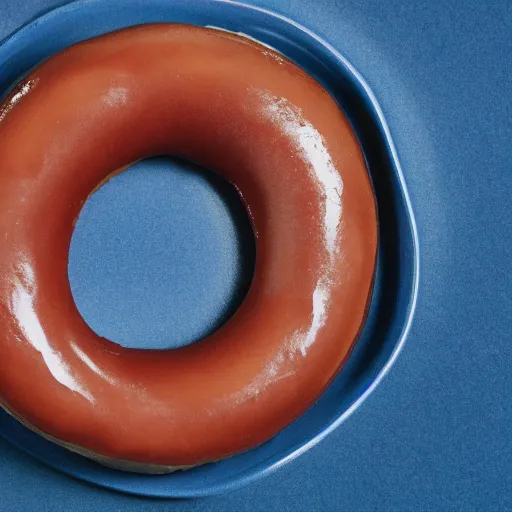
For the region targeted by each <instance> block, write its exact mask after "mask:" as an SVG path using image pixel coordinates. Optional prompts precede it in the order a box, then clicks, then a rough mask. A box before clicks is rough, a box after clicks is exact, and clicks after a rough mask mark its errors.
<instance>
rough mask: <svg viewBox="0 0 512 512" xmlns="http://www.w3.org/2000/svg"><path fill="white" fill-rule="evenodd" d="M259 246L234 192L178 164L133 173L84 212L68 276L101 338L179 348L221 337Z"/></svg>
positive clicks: (145, 165) (153, 163)
mask: <svg viewBox="0 0 512 512" xmlns="http://www.w3.org/2000/svg"><path fill="white" fill-rule="evenodd" d="M255 253H256V249H255V239H254V234H253V231H252V228H251V225H250V221H249V218H248V215H247V212H246V210H245V207H244V205H243V204H242V201H241V199H240V197H239V195H238V193H237V192H236V190H235V189H234V187H233V186H232V185H231V184H230V183H228V182H227V181H226V180H224V179H223V178H221V177H220V176H218V175H217V174H215V173H213V172H211V171H208V170H205V169H203V168H200V167H198V166H197V165H194V164H192V163H189V162H185V161H182V160H179V159H174V158H168V157H158V158H151V159H146V160H143V161H141V162H138V163H137V164H135V165H132V166H131V167H129V168H128V169H127V170H126V171H124V172H123V173H121V174H119V175H117V176H115V177H114V178H112V179H111V180H110V181H108V182H107V183H106V184H104V185H103V186H102V187H101V188H99V189H98V190H97V191H96V192H95V193H94V194H93V195H92V196H91V197H90V198H89V199H88V200H87V202H86V203H85V205H84V207H83V209H82V211H81V213H80V216H79V218H78V220H77V223H76V225H75V229H74V232H73V236H72V239H71V246H70V251H69V264H68V276H69V281H70V285H71V292H72V294H73V298H74V300H75V303H76V306H77V308H78V310H79V312H80V314H81V315H82V317H83V318H84V320H85V321H86V322H87V324H88V325H89V326H90V327H91V328H92V329H93V330H94V331H95V332H96V333H97V334H98V335H100V336H103V337H105V338H107V339H109V340H111V341H113V342H115V343H118V344H120V345H122V346H125V347H130V348H150V349H165V348H177V347H180V346H184V345H188V344H191V343H193V342H195V341H198V340H200V339H202V338H204V337H205V336H207V335H208V334H211V333H212V332H214V331H215V330H217V329H218V328H219V327H221V326H222V325H223V324H224V323H225V322H226V321H227V320H228V319H229V318H230V317H231V316H232V315H233V313H234V312H235V311H236V309H237V308H238V307H239V305H240V304H241V302H242V301H243V299H244V297H245V295H246V293H247V291H248V289H249V286H250V283H251V280H252V277H253V273H254V265H255Z"/></svg>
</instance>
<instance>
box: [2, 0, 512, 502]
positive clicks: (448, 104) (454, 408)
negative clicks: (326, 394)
mask: <svg viewBox="0 0 512 512" xmlns="http://www.w3.org/2000/svg"><path fill="white" fill-rule="evenodd" d="M263 4H265V5H267V6H268V7H273V8H274V9H277V10H279V11H281V12H283V13H285V14H288V15H290V16H292V17H293V18H295V19H297V20H298V21H300V22H302V23H304V24H306V25H307V26H308V27H309V28H312V29H313V30H314V31H315V32H317V33H319V34H320V35H323V36H324V37H325V38H326V39H327V40H329V41H330V42H331V43H333V44H334V45H335V46H336V47H337V48H338V49H339V50H341V51H343V53H344V54H345V55H346V56H347V57H348V58H349V59H350V60H351V62H352V63H353V64H354V65H355V66H356V67H357V68H358V69H359V70H360V71H361V72H362V74H363V75H364V76H365V78H366V79H367V81H368V82H369V83H370V85H371V87H372V88H373V90H374V92H375V93H376V95H377V97H378V99H379V102H380V103H381V106H382V107H383V109H384V112H385V115H386V117H387V120H388V122H389V125H390V129H391V132H392V134H393V137H394V139H395V142H396V145H397V148H398V152H399V154H400V157H401V161H402V165H403V167H404V172H405V175H406V179H407V182H408V185H409V189H410V192H411V196H412V200H413V204H414V207H415V211H416V214H417V220H418V227H419V232H420V239H421V242H422V288H421V293H420V300H419V304H418V311H417V316H416V320H415V323H414V326H413V330H412V333H411V336H410V339H409V341H408V343H407V345H406V348H405V350H404V351H403V353H402V355H401V356H400V358H399V359H398V361H397V364H396V365H395V367H394V368H393V371H392V372H391V373H390V374H389V375H388V376H387V378H386V379H385V380H384V381H383V383H382V384H381V385H380V386H379V388H378V389H377V391H376V392H375V393H374V394H373V395H372V396H371V398H370V399H369V400H368V401H367V402H366V403H365V404H364V405H363V407H362V408H361V409H360V410H359V411H358V412H357V413H356V414H355V415H354V416H353V417H352V418H351V419H350V420H349V421H348V422H346V423H345V424H344V425H343V426H342V427H340V428H339V429H338V430H337V431H335V432H334V433H333V434H332V435H331V436H330V437H328V438H327V439H326V440H324V441H323V443H321V444H320V445H319V446H317V447H316V448H315V449H314V450H312V451H310V452H308V453H307V454H305V455H303V456H302V457H301V458H300V459H298V460H297V461H295V462H294V463H293V464H291V465H289V466H287V467H285V468H283V469H282V470H281V471H280V472H278V473H276V474H274V475H273V476H271V477H269V478H267V479H265V480H263V481H260V482H259V483H256V484H253V485H251V486H250V487H248V488H246V489H244V490H242V491H238V492H236V493H233V494H230V495H227V496H224V497H220V498H215V499H209V500H201V501H187V502H183V501H181V502H172V503H168V502H156V501H148V500H140V499H135V498H130V497H126V496H121V495H118V494H113V493H108V492H106V491H102V490H98V489H95V488H92V487H89V486H86V485H84V484H81V483H78V482H76V481H72V480H70V479H69V478H67V477H64V476H62V475H59V474H57V473H54V472H52V471H51V470H48V469H47V468H45V467H42V466H40V465H38V464H37V463H35V462H33V461H32V459H29V458H27V457H26V456H24V455H22V454H21V453H20V452H17V451H15V450H14V449H13V448H11V447H10V446H8V445H7V444H5V443H3V442H1V444H0V450H1V452H0V453H1V454H2V460H1V463H0V482H1V483H2V491H3V493H2V503H1V504H0V510H3V508H2V507H5V510H102V509H104V510H130V509H131V510H158V509H164V510H173V509H174V508H176V509H178V508H182V509H184V510H225V509H237V510H269V509H279V510H337V509H347V510H354V509H355V510H358V509H359V510H411V509H419V510H477V509H479V510H506V509H507V508H510V507H511V506H512V502H511V495H510V488H511V487H512V486H511V483H512V482H511V474H512V471H511V469H512V468H511V464H512V461H511V444H512V443H511V433H510V429H509V423H510V419H511V418H512V410H511V403H510V398H509V395H510V393H509V392H510V390H511V383H510V369H511V362H512V361H511V359H512V356H511V351H510V344H509V339H510V332H511V327H512V326H511V322H512V321H511V315H510V313H511V298H510V282H509V275H510V270H511V268H510V267H511V262H510V249H509V242H508V236H507V235H508V233H510V217H509V209H510V208H509V203H508V201H507V200H508V198H509V197H510V192H511V188H512V182H511V178H510V159H511V156H512V155H511V148H510V144H509V141H510V136H511V135H512V133H511V132H512V129H511V128H512V127H511V124H510V114H511V112H510V97H511V93H512V85H511V83H510V79H509V76H510V69H507V65H508V67H510V63H509V53H510V45H511V34H512V27H511V20H512V16H511V14H512V13H511V12H510V9H511V8H510V6H509V4H508V3H503V4H501V5H500V4H499V3H497V2H493V3H492V4H490V5H481V4H479V3H476V2H474V3H472V2H465V3H464V4H460V3H459V4H458V5H457V7H455V6H451V4H448V3H446V4H445V5H442V4H441V3H433V4H428V5H423V4H420V3H419V2H414V3H410V4H402V3H401V2H400V3H398V2H397V3H396V4H395V3H393V2H389V3H387V4H386V7H385V8H384V7H383V5H382V4H381V2H375V3H372V2H371V1H368V2H360V1H359V2H357V3H355V2H354V3H352V2H345V3H343V5H340V3H339V2H336V3H335V2H328V1H326V0H321V1H318V2H315V4H314V6H313V7H311V6H310V5H308V6H307V8H306V2H279V5H277V3H276V5H274V4H273V3H272V2H264V3H263ZM2 6H3V8H4V10H5V12H6V13H7V16H5V17H3V16H0V27H1V28H2V30H4V31H5V33H7V32H9V31H11V30H13V29H14V28H16V26H17V25H18V24H20V23H22V22H23V21H25V19H26V18H28V17H31V16H33V15H34V14H35V13H36V12H38V11H39V10H41V9H43V8H45V7H46V6H48V4H46V6H45V5H43V4H42V3H37V4H36V3H32V2H29V3H27V4H25V5H24V6H23V7H20V6H16V7H15V6H14V3H11V2H10V0H9V1H8V2H5V0H4V3H3V4H2ZM6 6H7V7H6ZM24 9H27V10H26V11H25V12H24V11H23V10H24ZM446 10H448V11H449V12H448V14H446V12H445V11H446ZM397 13H398V14H399V15H398V16H397ZM9 24H10V25H9Z"/></svg>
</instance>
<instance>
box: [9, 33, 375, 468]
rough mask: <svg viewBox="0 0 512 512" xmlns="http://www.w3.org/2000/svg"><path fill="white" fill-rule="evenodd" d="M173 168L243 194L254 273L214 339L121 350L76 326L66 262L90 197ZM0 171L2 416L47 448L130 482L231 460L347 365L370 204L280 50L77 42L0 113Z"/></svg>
mask: <svg viewBox="0 0 512 512" xmlns="http://www.w3.org/2000/svg"><path fill="white" fill-rule="evenodd" d="M126 48H130V51H129V52H128V51H126ZM241 69H243V73H241V72H240V70H241ZM27 140H29V141H30V151H27V149H26V141H27ZM162 153H168V154H174V155H179V156H181V157H183V158H187V159H190V160H192V161H197V162H199V163H201V165H203V166H205V167H209V168H211V169H213V170H215V171H217V172H219V173H220V174H223V175H224V176H225V177H226V178H227V179H229V181H231V182H232V183H233V185H234V186H235V187H236V188H237V190H238V191H239V192H240V195H241V197H242V198H243V200H244V202H245V204H246V206H247V210H248V212H249V215H250V218H251V222H252V224H253V228H254V232H255V236H256V251H257V254H256V260H257V261H256V269H255V274H254V278H253V283H252V285H251V288H250V290H249V292H248V295H247V297H246V299H245V300H244V302H243V304H242V305H241V307H240V308H239V309H238V311H237V312H236V313H235V314H234V316H233V317H232V318H231V319H230V320H229V321H228V322H227V323H226V324H225V325H224V326H223V327H222V328H221V329H219V330H218V331H217V332H215V333H213V334H212V335H210V336H208V337H207V338H205V339H204V340H201V341H199V342H198V343H196V344H194V345H191V346H188V347H182V348H179V349H175V350H167V351H154V350H134V349H126V348H123V347H120V346H118V345H116V344H115V340H112V341H108V340H105V339H103V338H100V337H99V336H97V335H96V334H95V333H94V332H93V331H91V329H90V328H89V327H88V326H87V324H86V323H85V322H84V320H83V319H82V318H81V316H80V314H79V312H78V310H77V308H76V306H75V304H74V302H73V299H72V295H71V291H70V289H69V283H68V282H67V280H66V278H65V277H66V276H67V257H68V254H67V251H68V250H69V243H70V238H71V234H72V230H73V225H74V221H75V219H76V218H77V216H78V214H79V212H80V208H81V205H83V204H84V202H85V201H86V200H87V198H88V196H89V195H90V194H91V193H93V192H94V190H96V189H97V188H98V187H99V186H101V184H102V183H104V182H105V181H106V180H107V179H109V177H110V176H112V174H113V173H115V172H118V171H119V170H122V169H123V168H125V167H126V166H127V165H128V164H129V163H130V162H134V161H137V160H140V159H142V158H146V157H150V156H153V155H155V154H162ZM0 169H2V172H1V173H0V233H2V234H3V235H4V239H5V241H6V243H3V244H0V352H1V353H2V364H1V365H0V406H2V407H4V408H5V409H6V410H8V411H9V412H11V413H12V414H13V415H15V417H17V418H19V419H20V420H21V421H23V422H24V424H26V425H28V426H29V427H30V428H32V429H34V430H36V431H37V432H40V433H42V434H43V435H44V436H45V437H47V438H49V439H51V440H52V441H54V442H57V443H59V444H61V445H63V446H65V447H66V448H68V449H71V450H73V451H76V452H78V453H80V454H82V455H85V456H87V457H90V458H91V459H93V460H97V461H98V460H99V461H101V462H103V463H105V464H108V465H111V466H113V467H116V468H121V469H126V470H130V471H139V472H149V473H153V472H157V473H162V472H167V471H172V470H175V469H186V468H188V467H191V466H194V465H197V464H203V463H206V462H210V461H215V460H219V459H222V458H225V457H229V456H231V455H233V454H236V453H239V452H242V451H245V450H248V449H250V448H253V447H255V446H257V445H259V444H261V443H263V442H265V441H267V440H268V439H270V438H271V437H272V436H274V435H276V434H277V433H278V432H280V431H281V430H282V429H283V428H285V427H286V426H287V425H288V424H289V423H290V422H292V421H293V420H295V419H296V418H297V417H299V416H300V415H301V414H302V413H304V412H305V411H306V410H307V408H308V407H309V406H310V405H311V404H313V403H314V402H315V400H317V399H318V397H319V396H320V395H321V393H322V392H323V390H324V389H325V388H326V386H327V385H328V384H329V383H330V381H331V380H332V379H333V378H334V377H335V375H336V374H337V372H338V371H339V370H340V368H341V367H342V366H343V364H344V363H345V361H346V360H347V358H348V356H349V354H350V352H351V350H352V347H353V345H354V343H355V342H356V340H357V336H358V334H359V332H360V329H361V326H362V325H363V323H364V321H365V317H366V312H367V306H368V302H369V299H370V295H371V288H372V282H373V274H374V271H375V259H376V249H377V221H376V208H375V201H374V197H373V192H372V188H371V184H370V180H369V178H368V175H367V172H366V167H365V162H364V158H363V155H362V152H361V149H360V148H359V146H358V143H357V139H356V137H355V136H354V134H353V132H352V129H351V127H350V124H349V122H348V121H347V119H346V118H345V116H344V115H343V113H342V112H341V111H340V109H339V107H338V105H337V104H336V102H335V101H334V100H333V99H332V98H331V97H330V96H329V94H328V93H327V92H326V91H325V90H324V89H323V88H322V87H321V86H320V85H319V84H318V83H317V82H315V81H314V80H313V79H312V78H311V77H309V76H308V75H307V74H306V73H304V72H303V71H302V70H301V69H299V68H298V67H297V66H295V65H294V64H292V63H291V62H289V61H288V60H287V59H286V58H285V57H284V56H282V55H280V54H278V53H276V52H275V51H274V50H273V49H272V48H269V47H265V46H262V45H260V44H258V43H256V42H254V41H253V40H251V39H250V38H247V37H242V35H237V34H233V33H230V32H225V31H221V30H217V29H215V30H214V29H204V28H198V27H192V26H186V25H168V24H158V25H147V26H141V27H133V28H130V29H125V30H122V31H119V32H116V33H113V34H108V35H106V36H102V37H100V38H96V39H92V40H89V41H86V42H83V43H80V44H78V45H75V46H73V47H71V48H69V49H67V50H66V51H65V52H63V53H61V54H58V55H56V56H55V57H53V58H51V59H49V60H47V61H46V62H44V63H43V64H42V65H40V66H39V67H37V68H36V69H34V70H33V71H32V72H31V73H30V75H29V76H28V77H27V78H26V79H25V80H24V81H23V82H22V83H21V84H20V86H19V87H18V88H17V89H14V91H13V93H12V94H11V95H10V96H8V98H7V99H6V101H5V102H4V105H3V106H1V107H0ZM116 169H117V170H118V171H116ZM49 254H51V258H49V256H48V255H49ZM34 389H37V393H34ZM52 404H55V406H56V407H57V406H58V410H59V411H66V414H54V410H55V407H53V406H52Z"/></svg>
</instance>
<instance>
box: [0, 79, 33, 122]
mask: <svg viewBox="0 0 512 512" xmlns="http://www.w3.org/2000/svg"><path fill="white" fill-rule="evenodd" d="M37 82H39V78H33V79H31V80H27V81H26V82H25V83H24V84H23V85H21V84H20V86H19V91H18V92H17V93H16V94H14V95H13V97H12V98H11V99H10V100H9V101H8V102H6V103H5V104H4V105H3V106H2V107H0V122H1V121H3V120H4V119H5V117H6V116H7V114H8V113H9V112H10V111H11V110H12V109H13V108H14V106H15V105H16V103H18V102H19V101H20V100H21V98H23V96H26V95H27V94H28V93H29V92H30V91H31V90H32V89H33V88H34V86H35V85H36V84H37Z"/></svg>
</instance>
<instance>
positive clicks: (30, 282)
mask: <svg viewBox="0 0 512 512" xmlns="http://www.w3.org/2000/svg"><path fill="white" fill-rule="evenodd" d="M35 294H36V288H35V283H34V273H33V270H32V267H31V266H30V265H29V264H28V263H26V262H23V263H21V265H20V268H19V272H18V277H17V279H16V282H15V283H14V290H13V293H12V296H11V312H12V314H13V316H14V318H16V320H17V323H18V325H19V327H20V328H21V330H22V332H23V334H24V335H25V339H26V340H27V341H28V343H30V344H31V345H32V346H33V347H34V348H35V349H36V350H37V351H38V352H39V353H40V354H41V355H42V356H43V359H44V362H45V364H46V367H47V368H48V370H49V371H50V373H51V374H52V375H53V377H54V379H55V380H56V381H57V382H59V383H60V384H62V385H63V386H66V387H67V388H68V389H70V390H71V391H75V392H76V393H79V394H81V395H82V396H83V397H85V398H86V399H87V400H89V401H90V402H92V403H94V397H93V396H92V395H91V394H90V393H89V392H88V391H87V390H86V389H85V388H84V387H82V386H81V385H80V383H79V382H78V381H77V380H76V379H75V377H74V376H73V375H72V373H71V371H70V367H69V365H67V364H66V363H65V362H64V360H63V359H62V355H61V354H60V353H58V352H57V351H55V350H54V349H53V348H52V347H51V345H50V343H49V341H48V338H47V337H46V334H45V332H44V330H43V327H42V325H41V323H40V321H39V318H38V317H37V314H36V311H35V307H34V297H35Z"/></svg>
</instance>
